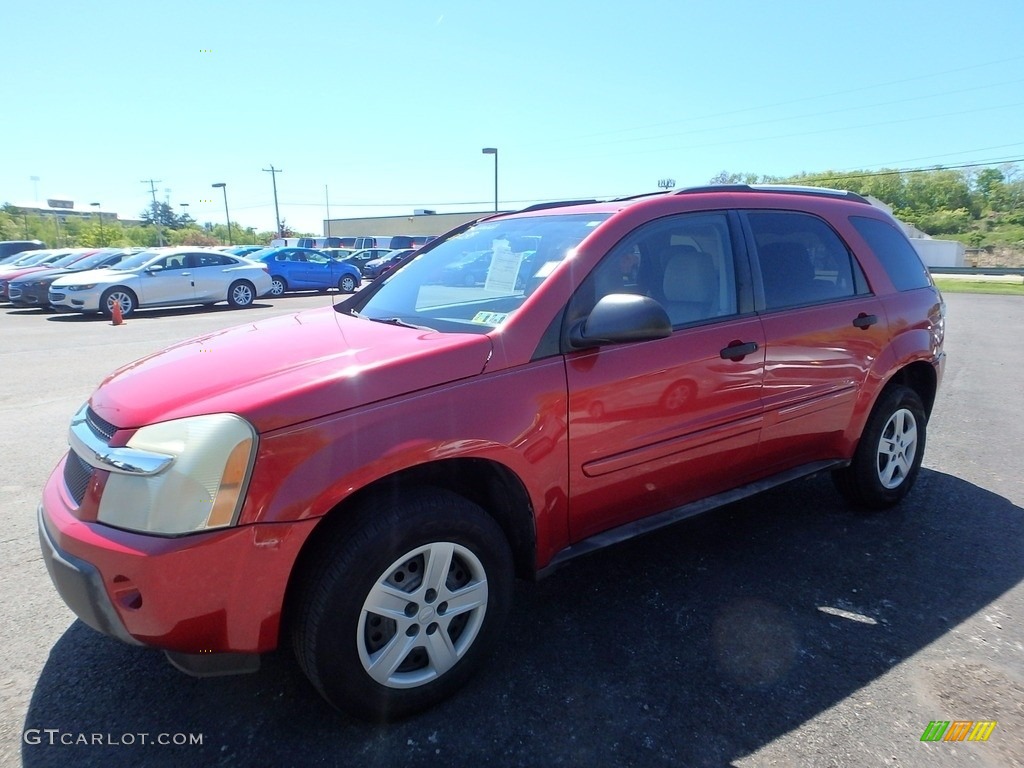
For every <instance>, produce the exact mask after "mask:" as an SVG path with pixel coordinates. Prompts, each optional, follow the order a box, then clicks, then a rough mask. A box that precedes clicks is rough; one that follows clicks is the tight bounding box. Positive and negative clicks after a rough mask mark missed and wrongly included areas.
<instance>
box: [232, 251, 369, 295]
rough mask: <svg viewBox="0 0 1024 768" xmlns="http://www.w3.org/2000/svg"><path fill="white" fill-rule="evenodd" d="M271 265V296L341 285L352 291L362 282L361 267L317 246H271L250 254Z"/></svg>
mask: <svg viewBox="0 0 1024 768" xmlns="http://www.w3.org/2000/svg"><path fill="white" fill-rule="evenodd" d="M249 258H250V259H252V260H254V261H259V262H262V263H264V264H266V265H267V268H268V269H269V270H270V278H271V280H272V281H273V288H271V290H270V295H271V296H280V295H281V294H282V293H284V292H285V291H309V290H315V291H323V290H327V289H328V288H337V289H338V290H339V291H341V292H342V293H352V292H353V291H355V289H356V288H358V287H359V284H360V283H361V282H362V276H361V275H360V273H359V268H358V267H356V266H354V265H352V264H346V263H345V262H342V261H338V260H336V259H331V258H329V257H328V256H327V255H326V254H324V253H321V252H320V251H318V250H316V249H315V248H292V247H287V246H286V247H282V248H267V249H265V250H262V251H257V252H256V253H252V254H250V255H249Z"/></svg>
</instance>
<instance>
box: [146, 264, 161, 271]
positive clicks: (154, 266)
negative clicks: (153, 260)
mask: <svg viewBox="0 0 1024 768" xmlns="http://www.w3.org/2000/svg"><path fill="white" fill-rule="evenodd" d="M163 268H164V267H163V265H162V264H152V265H150V266H148V267H146V271H147V272H162V271H163Z"/></svg>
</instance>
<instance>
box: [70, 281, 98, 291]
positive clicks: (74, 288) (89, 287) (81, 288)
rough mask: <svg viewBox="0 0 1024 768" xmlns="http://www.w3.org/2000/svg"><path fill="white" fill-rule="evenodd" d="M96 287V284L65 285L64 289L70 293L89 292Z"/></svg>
mask: <svg viewBox="0 0 1024 768" xmlns="http://www.w3.org/2000/svg"><path fill="white" fill-rule="evenodd" d="M95 287H96V283H90V284H89V285H65V286H64V289H65V290H68V291H89V290H92V289H93V288H95Z"/></svg>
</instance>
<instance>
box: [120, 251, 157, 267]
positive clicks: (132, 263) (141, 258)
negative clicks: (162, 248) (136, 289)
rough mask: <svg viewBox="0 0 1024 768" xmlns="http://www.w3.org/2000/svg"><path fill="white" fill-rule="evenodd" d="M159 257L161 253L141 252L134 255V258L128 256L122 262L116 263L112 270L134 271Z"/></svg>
mask: <svg viewBox="0 0 1024 768" xmlns="http://www.w3.org/2000/svg"><path fill="white" fill-rule="evenodd" d="M160 255H161V253H160V252H159V251H142V252H141V253H136V254H135V255H134V256H129V257H128V258H127V259H125V260H124V261H121V262H118V263H117V264H116V265H115V266H114V267H113V269H135V268H136V267H141V266H142V265H143V264H145V263H147V262H149V261H152V260H153V259H155V258H156V257H157V256H160Z"/></svg>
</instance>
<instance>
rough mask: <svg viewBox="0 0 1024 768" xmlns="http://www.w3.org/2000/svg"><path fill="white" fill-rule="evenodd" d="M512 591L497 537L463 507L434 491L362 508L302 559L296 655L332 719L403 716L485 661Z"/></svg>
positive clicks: (477, 513)
mask: <svg viewBox="0 0 1024 768" xmlns="http://www.w3.org/2000/svg"><path fill="white" fill-rule="evenodd" d="M327 525H331V524H330V523H327ZM512 580H513V568H512V556H511V553H510V552H509V548H508V544H507V542H506V540H505V537H504V534H503V533H502V531H501V528H500V527H499V526H498V524H497V523H496V522H495V521H494V520H493V519H492V518H491V517H489V516H488V515H487V513H486V512H484V510H482V509H481V508H480V507H479V506H477V505H476V504H474V503H472V502H470V501H468V500H467V499H465V498H463V497H462V496H458V495H457V494H454V493H452V492H449V491H445V490H440V489H432V488H431V489H422V490H419V491H416V492H415V493H412V494H408V495H406V496H405V497H404V498H403V499H402V500H401V501H400V502H399V503H398V504H390V503H384V502H383V501H382V502H380V503H376V504H375V503H370V504H365V505H364V506H363V508H362V509H360V510H358V511H357V512H356V514H355V515H354V516H353V517H351V518H349V519H347V520H346V521H345V523H344V524H336V525H334V526H333V527H331V528H328V529H327V530H326V531H324V533H323V536H322V538H321V539H319V540H318V541H317V542H316V543H315V544H314V549H313V550H312V551H311V553H310V555H309V557H308V558H307V559H305V560H304V565H303V568H302V572H301V576H300V578H299V581H298V582H297V585H298V587H297V588H298V592H297V593H296V600H297V603H296V612H295V616H294V620H293V621H292V623H291V627H292V640H293V645H294V648H295V653H296V656H297V658H298V660H299V663H300V665H301V666H302V668H303V670H305V672H306V675H307V676H308V677H309V679H310V681H311V682H312V683H313V685H314V686H315V687H316V689H317V690H318V691H319V692H320V693H321V694H322V695H323V697H324V698H325V699H327V701H329V702H330V703H331V704H332V705H334V706H335V707H337V708H338V709H342V710H345V711H347V712H349V713H351V714H353V715H356V716H357V717H360V718H363V719H367V720H373V721H386V720H393V719H397V718H401V717H405V716H407V715H410V714H412V713H414V712H418V711H420V710H422V709H425V708H427V707H429V706H432V705H433V704H436V703H437V702H439V701H441V700H442V699H444V698H446V697H447V696H449V695H451V694H452V693H453V692H454V691H455V690H457V689H458V688H459V687H461V686H462V685H463V684H464V683H465V682H466V681H467V680H468V679H469V677H470V676H471V675H472V673H473V672H474V670H475V669H476V668H477V667H478V666H479V665H480V664H481V663H482V662H483V660H484V659H485V658H486V655H487V653H488V652H489V650H490V648H491V646H492V645H493V644H494V642H495V641H496V639H497V638H498V636H499V635H500V632H501V628H502V625H503V623H504V620H505V617H506V615H507V613H508V607H509V603H510V601H511V592H512Z"/></svg>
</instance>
